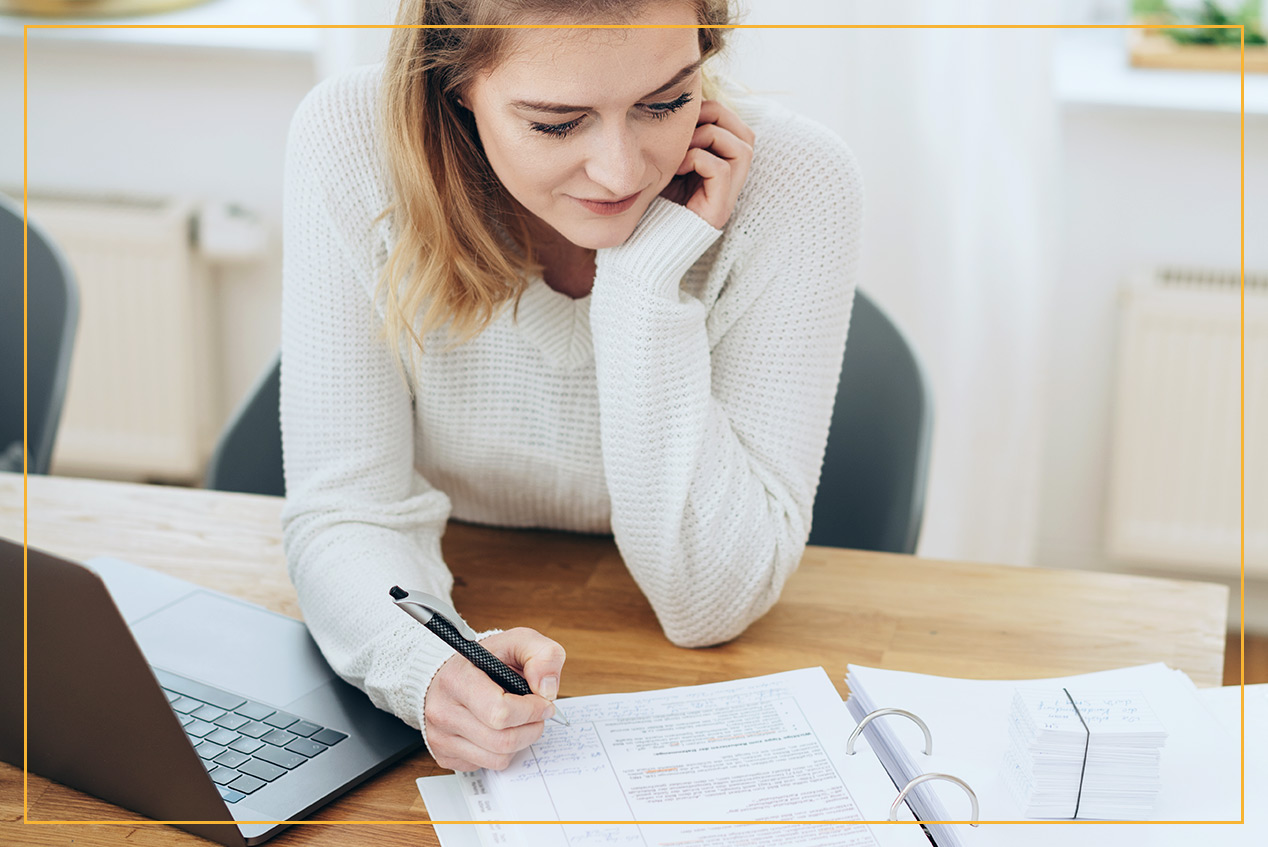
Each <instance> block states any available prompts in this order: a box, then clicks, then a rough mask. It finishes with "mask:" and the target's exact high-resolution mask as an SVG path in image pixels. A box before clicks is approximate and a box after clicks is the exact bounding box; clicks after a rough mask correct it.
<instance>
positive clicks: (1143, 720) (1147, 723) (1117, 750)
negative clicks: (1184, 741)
mask: <svg viewBox="0 0 1268 847" xmlns="http://www.w3.org/2000/svg"><path fill="white" fill-rule="evenodd" d="M1008 734H1009V748H1008V753H1007V755H1006V756H1005V758H1004V778H1005V781H1006V782H1007V783H1008V787H1009V789H1010V790H1011V791H1012V792H1013V796H1014V797H1015V798H1016V799H1017V802H1018V804H1019V805H1020V807H1021V809H1022V810H1023V813H1024V814H1025V815H1026V816H1027V817H1031V818H1080V819H1086V818H1096V819H1102V820H1143V819H1146V818H1148V817H1150V814H1151V812H1152V811H1153V808H1154V804H1155V801H1156V800H1157V798H1158V792H1159V791H1160V790H1161V789H1162V767H1161V753H1162V747H1163V745H1164V744H1165V743H1166V740H1167V732H1166V730H1165V729H1164V728H1163V725H1162V723H1161V722H1160V721H1159V720H1158V718H1157V717H1156V716H1155V714H1154V712H1153V709H1151V708H1150V707H1149V704H1148V703H1147V702H1146V701H1145V697H1144V695H1143V694H1142V693H1140V692H1139V691H1117V692H1084V691H1080V692H1070V691H1068V689H1064V688H1019V689H1017V691H1016V692H1015V693H1014V694H1013V701H1012V712H1011V715H1010V719H1009V729H1008Z"/></svg>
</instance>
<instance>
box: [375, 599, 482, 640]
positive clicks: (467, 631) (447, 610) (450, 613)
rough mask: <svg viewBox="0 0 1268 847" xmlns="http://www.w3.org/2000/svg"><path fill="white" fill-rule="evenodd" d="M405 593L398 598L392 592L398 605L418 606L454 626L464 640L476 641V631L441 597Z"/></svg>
mask: <svg viewBox="0 0 1268 847" xmlns="http://www.w3.org/2000/svg"><path fill="white" fill-rule="evenodd" d="M398 590H399V589H398ZM403 593H404V595H405V596H404V597H400V596H397V594H396V591H393V592H392V599H393V602H395V603H396V605H398V606H418V607H419V608H421V609H425V610H427V611H428V612H431V613H432V614H433V615H440V617H442V618H444V619H445V620H447V621H449V622H450V623H451V624H453V626H454V629H456V630H458V634H459V635H461V636H462V637H463V638H465V639H467V640H468V641H475V640H476V633H475V630H474V629H472V628H471V627H470V626H469V625H468V624H467V622H466V621H464V620H463V619H462V616H461V615H459V614H458V612H457V611H455V610H454V607H453V606H450V605H449V604H448V603H446V602H445V601H444V600H441V599H440V598H439V597H435V596H433V595H431V594H424V593H423V592H421V591H406V592H403Z"/></svg>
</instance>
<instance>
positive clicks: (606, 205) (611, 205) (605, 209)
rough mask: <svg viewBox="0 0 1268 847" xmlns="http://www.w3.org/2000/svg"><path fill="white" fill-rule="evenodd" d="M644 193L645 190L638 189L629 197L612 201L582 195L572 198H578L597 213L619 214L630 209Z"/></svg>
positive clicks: (582, 203) (578, 200)
mask: <svg viewBox="0 0 1268 847" xmlns="http://www.w3.org/2000/svg"><path fill="white" fill-rule="evenodd" d="M642 193H643V192H641V191H636V192H634V193H633V194H631V195H630V196H629V197H624V198H622V199H620V200H613V201H611V202H608V201H603V200H586V199H583V198H581V197H573V198H572V199H573V200H576V201H577V202H578V203H580V204H581V205H582V206H584V207H585V208H586V209H588V210H590V211H591V212H594V213H595V214H596V215H619V214H621V213H622V212H627V211H629V210H630V209H631V208H632V207H633V206H634V203H635V202H636V201H637V200H638V198H639V195H641V194H642Z"/></svg>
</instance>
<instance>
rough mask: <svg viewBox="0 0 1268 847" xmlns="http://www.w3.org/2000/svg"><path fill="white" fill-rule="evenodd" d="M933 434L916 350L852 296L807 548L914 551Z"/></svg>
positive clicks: (870, 304)
mask: <svg viewBox="0 0 1268 847" xmlns="http://www.w3.org/2000/svg"><path fill="white" fill-rule="evenodd" d="M932 433H933V398H932V396H931V395H930V392H929V387H928V383H927V381H926V379H925V376H924V373H923V371H922V370H921V367H920V362H919V361H918V360H917V359H916V355H915V352H914V350H913V349H912V347H911V345H910V344H909V343H908V342H907V339H906V338H905V337H904V336H903V334H902V332H901V331H900V330H899V329H898V327H897V326H895V325H894V323H893V321H891V320H890V319H889V317H888V316H887V315H886V314H885V313H884V312H883V311H881V309H880V308H879V307H878V306H877V305H876V303H875V301H873V300H872V299H871V298H870V297H868V296H867V295H866V294H865V293H863V292H862V291H859V292H857V293H856V294H855V297H854V310H853V313H852V314H851V317H850V333H849V337H848V339H847V341H846V348H845V360H844V362H843V364H842V367H841V380H840V383H839V384H838V386H837V397H836V406H835V407H834V409H833V412H832V427H831V429H830V430H829V433H828V449H827V451H826V454H825V456H824V460H823V472H822V473H821V475H820V477H819V491H818V494H817V495H816V497H815V505H814V517H813V521H812V523H811V528H810V543H811V544H817V545H820V546H824V547H852V548H856V549H861V550H879V551H882V552H887V553H914V552H915V550H916V542H917V540H919V538H920V524H921V519H922V517H923V516H924V508H925V484H926V479H927V477H928V471H929V448H930V441H931V438H932Z"/></svg>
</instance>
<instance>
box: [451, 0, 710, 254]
mask: <svg viewBox="0 0 1268 847" xmlns="http://www.w3.org/2000/svg"><path fill="white" fill-rule="evenodd" d="M630 23H631V24H684V25H686V27H685V28H683V29H623V30H586V29H571V30H568V29H525V30H516V31H515V32H514V33H513V34H512V35H511V37H510V40H509V43H508V50H507V54H506V56H505V58H504V59H503V60H502V61H501V62H500V63H499V64H498V65H497V66H496V67H494V68H493V69H492V70H491V71H489V72H488V73H486V74H484V75H482V76H480V77H479V78H477V79H476V80H475V81H474V82H472V83H471V85H470V86H469V87H468V88H467V90H466V91H465V92H464V97H463V104H464V105H465V106H466V107H467V108H469V109H470V110H471V112H472V114H473V115H474V116H475V121H476V126H477V127H478V129H479V133H480V140H481V142H482V143H483V145H484V152H485V154H486V155H487V156H488V159H489V164H490V165H491V166H492V167H493V171H494V173H496V174H497V176H498V179H499V180H501V182H502V184H503V185H504V186H505V187H506V190H507V191H509V192H510V194H511V196H512V197H514V198H515V199H516V200H518V201H519V202H520V204H522V205H523V206H524V208H526V209H528V211H530V212H531V213H533V215H535V216H536V217H537V218H538V219H539V220H540V221H541V222H543V223H545V224H547V225H548V226H549V227H551V228H552V229H553V230H554V231H555V232H557V233H559V235H561V236H563V237H564V238H565V239H567V240H568V241H570V242H572V243H573V244H576V245H577V246H579V247H585V248H589V249H598V248H600V247H612V246H615V245H617V244H620V243H622V242H623V241H625V239H627V238H628V237H629V236H630V233H631V232H633V230H634V225H635V224H637V223H638V220H639V218H640V217H641V216H642V214H643V212H644V211H646V209H647V207H648V205H649V204H650V203H651V202H652V200H653V199H655V197H656V195H658V194H659V193H660V192H661V190H662V189H663V188H664V187H665V186H666V185H667V184H668V183H669V181H670V179H672V178H673V176H674V172H675V171H676V170H677V169H678V166H679V165H680V164H681V163H682V161H683V157H684V156H685V155H686V152H687V147H688V144H689V143H690V141H691V136H692V133H693V132H694V131H695V128H696V117H697V115H698V113H699V111H700V99H701V98H700V70H699V63H700V47H699V42H698V40H697V31H696V29H695V24H696V23H697V20H696V18H695V12H694V10H693V9H692V8H691V7H690V6H688V5H687V4H685V3H663V4H659V3H654V4H651V5H649V6H647V7H645V8H644V9H643V10H642V11H641V12H640V13H639V14H638V15H637V16H635V18H634V19H633V20H631V21H630Z"/></svg>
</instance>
